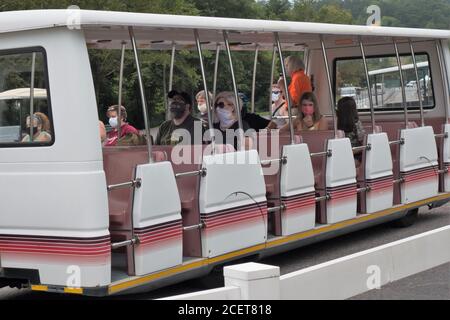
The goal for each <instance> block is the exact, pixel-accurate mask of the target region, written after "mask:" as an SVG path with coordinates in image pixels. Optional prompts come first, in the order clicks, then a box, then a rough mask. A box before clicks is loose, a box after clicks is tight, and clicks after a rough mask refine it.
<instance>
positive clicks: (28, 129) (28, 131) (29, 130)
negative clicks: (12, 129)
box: [26, 127, 39, 136]
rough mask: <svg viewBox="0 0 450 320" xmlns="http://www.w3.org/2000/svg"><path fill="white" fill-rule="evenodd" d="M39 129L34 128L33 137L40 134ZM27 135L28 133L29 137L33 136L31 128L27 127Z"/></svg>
mask: <svg viewBox="0 0 450 320" xmlns="http://www.w3.org/2000/svg"><path fill="white" fill-rule="evenodd" d="M38 130H39V129H38V127H33V135H35V134H36V132H38ZM26 131H27V133H28V135H29V136H31V127H27V130H26Z"/></svg>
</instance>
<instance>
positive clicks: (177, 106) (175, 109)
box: [169, 101, 186, 119]
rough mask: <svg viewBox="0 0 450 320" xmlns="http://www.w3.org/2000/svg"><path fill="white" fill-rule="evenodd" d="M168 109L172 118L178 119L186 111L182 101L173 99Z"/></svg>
mask: <svg viewBox="0 0 450 320" xmlns="http://www.w3.org/2000/svg"><path fill="white" fill-rule="evenodd" d="M169 110H170V113H171V114H172V116H173V118H175V119H180V118H182V117H183V115H184V112H185V111H186V104H185V103H184V102H179V101H173V102H172V103H171V104H170V106H169Z"/></svg>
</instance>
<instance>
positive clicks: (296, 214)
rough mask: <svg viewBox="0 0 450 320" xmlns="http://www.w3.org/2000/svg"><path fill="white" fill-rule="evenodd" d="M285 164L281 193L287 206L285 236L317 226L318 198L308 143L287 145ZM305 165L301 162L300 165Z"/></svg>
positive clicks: (284, 153) (283, 230)
mask: <svg viewBox="0 0 450 320" xmlns="http://www.w3.org/2000/svg"><path fill="white" fill-rule="evenodd" d="M283 157H285V158H286V160H287V162H286V163H285V164H283V165H282V167H281V177H280V193H281V199H282V203H283V204H284V205H285V208H284V210H283V211H282V214H281V219H282V220H281V222H282V232H283V233H282V235H283V236H288V235H291V234H295V233H299V232H303V231H307V230H311V229H314V227H315V223H316V201H315V189H314V172H313V167H312V163H311V157H310V153H309V148H308V145H307V144H304V143H303V144H296V145H285V146H284V147H283ZM299 164H301V165H299Z"/></svg>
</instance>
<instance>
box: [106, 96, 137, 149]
mask: <svg viewBox="0 0 450 320" xmlns="http://www.w3.org/2000/svg"><path fill="white" fill-rule="evenodd" d="M118 113H119V106H118V105H115V106H110V107H109V108H108V111H106V116H107V117H108V118H109V121H108V122H109V125H110V126H111V128H113V129H112V130H111V131H110V132H108V133H107V134H106V140H105V141H104V146H105V147H112V146H117V143H118V141H119V140H120V139H122V138H124V137H125V136H129V135H139V132H138V131H137V130H136V128H134V127H133V126H132V125H130V124H128V123H127V122H126V120H127V110H126V109H125V107H124V106H121V107H120V118H121V120H120V137H118V136H119V131H118V130H117V128H118V127H119V119H118Z"/></svg>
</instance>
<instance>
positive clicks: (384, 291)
mask: <svg viewBox="0 0 450 320" xmlns="http://www.w3.org/2000/svg"><path fill="white" fill-rule="evenodd" d="M349 300H450V263H446V264H443V265H441V266H439V267H436V268H433V269H430V270H427V271H424V272H421V273H418V274H415V275H413V276H410V277H407V278H404V279H401V280H398V281H395V282H392V283H389V284H387V285H385V286H383V287H381V288H380V289H379V290H377V289H375V290H371V291H368V292H366V293H363V294H360V295H357V296H355V297H353V298H351V299H349Z"/></svg>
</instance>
